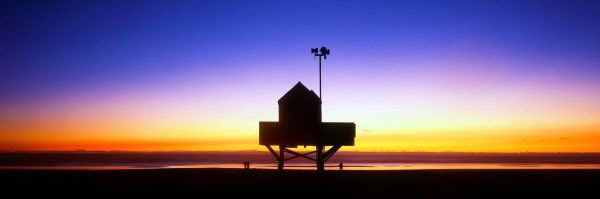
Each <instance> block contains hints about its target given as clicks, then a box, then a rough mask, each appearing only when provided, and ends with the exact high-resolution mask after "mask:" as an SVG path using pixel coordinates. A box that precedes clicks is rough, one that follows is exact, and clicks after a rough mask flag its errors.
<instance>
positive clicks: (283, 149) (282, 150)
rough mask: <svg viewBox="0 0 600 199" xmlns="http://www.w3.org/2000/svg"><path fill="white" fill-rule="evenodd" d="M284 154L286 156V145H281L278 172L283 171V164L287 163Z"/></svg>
mask: <svg viewBox="0 0 600 199" xmlns="http://www.w3.org/2000/svg"><path fill="white" fill-rule="evenodd" d="M284 154H285V145H279V159H278V161H279V164H277V169H278V170H283V166H284V165H283V162H284V161H285V158H284Z"/></svg>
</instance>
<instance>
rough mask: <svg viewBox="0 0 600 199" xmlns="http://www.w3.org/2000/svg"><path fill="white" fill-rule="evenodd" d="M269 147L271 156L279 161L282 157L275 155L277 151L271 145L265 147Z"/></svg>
mask: <svg viewBox="0 0 600 199" xmlns="http://www.w3.org/2000/svg"><path fill="white" fill-rule="evenodd" d="M265 146H266V147H267V149H269V151H270V152H271V154H273V156H275V159H277V160H279V159H280V157H279V155H277V153H275V151H274V150H273V148H271V145H265Z"/></svg>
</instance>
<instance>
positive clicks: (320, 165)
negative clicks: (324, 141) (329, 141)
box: [317, 145, 325, 171]
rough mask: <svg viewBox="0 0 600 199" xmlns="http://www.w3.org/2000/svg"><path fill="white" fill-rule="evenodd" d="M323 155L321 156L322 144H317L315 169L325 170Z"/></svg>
mask: <svg viewBox="0 0 600 199" xmlns="http://www.w3.org/2000/svg"><path fill="white" fill-rule="evenodd" d="M324 160H325V156H323V145H317V171H324V170H325V161H324Z"/></svg>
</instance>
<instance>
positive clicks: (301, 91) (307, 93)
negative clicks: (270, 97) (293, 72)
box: [277, 82, 321, 104]
mask: <svg viewBox="0 0 600 199" xmlns="http://www.w3.org/2000/svg"><path fill="white" fill-rule="evenodd" d="M297 100H298V101H303V100H309V101H312V102H315V103H319V104H320V103H321V99H320V98H319V96H317V94H316V93H315V92H314V91H312V90H308V88H306V86H304V84H302V82H298V83H297V84H296V85H295V86H294V87H292V89H290V90H289V91H288V92H287V93H285V95H283V96H282V97H281V98H279V100H278V101H277V102H278V103H279V104H282V103H283V104H285V103H290V102H292V101H297Z"/></svg>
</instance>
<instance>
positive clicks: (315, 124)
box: [258, 47, 356, 171]
mask: <svg viewBox="0 0 600 199" xmlns="http://www.w3.org/2000/svg"><path fill="white" fill-rule="evenodd" d="M311 53H312V54H314V56H318V57H319V96H317V95H316V94H315V92H314V91H312V90H309V89H308V88H306V87H305V86H304V85H303V84H302V83H301V82H298V83H297V84H296V85H295V86H294V87H292V89H290V90H289V91H288V92H287V93H285V95H283V97H281V98H280V99H279V100H278V101H277V103H278V104H279V122H259V136H258V137H259V144H260V145H265V146H266V147H267V149H269V151H270V152H271V154H273V156H274V157H275V159H277V161H278V166H277V168H278V169H279V170H283V167H284V162H285V161H287V160H291V159H294V158H297V157H302V158H306V159H309V160H313V161H315V162H316V164H317V170H318V171H323V170H325V162H327V160H328V159H329V158H331V156H333V154H334V153H335V152H337V150H339V149H340V148H341V147H342V146H354V137H355V136H356V125H355V124H354V123H352V122H346V123H343V122H323V121H322V118H321V117H322V112H321V111H322V110H321V105H322V100H323V98H322V93H321V57H322V58H324V59H327V55H329V53H330V52H329V49H327V48H325V47H321V48H320V49H317V48H312V49H311ZM271 145H278V146H279V154H277V152H275V150H273V148H271ZM298 145H304V146H315V148H316V150H315V151H312V152H308V153H298V152H295V151H292V150H290V149H289V148H296V147H298ZM326 146H332V147H331V148H329V150H327V152H325V153H323V151H324V150H325V147H326ZM285 153H290V154H292V155H294V156H292V157H288V158H285V156H284V155H285ZM313 153H315V156H316V157H315V158H313V157H311V156H309V155H310V154H313Z"/></svg>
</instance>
